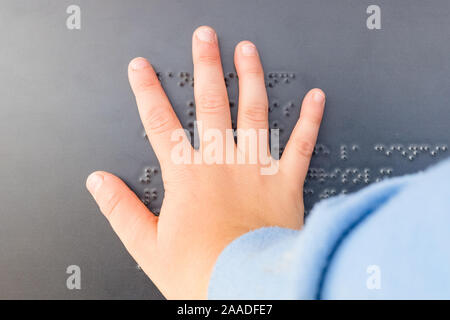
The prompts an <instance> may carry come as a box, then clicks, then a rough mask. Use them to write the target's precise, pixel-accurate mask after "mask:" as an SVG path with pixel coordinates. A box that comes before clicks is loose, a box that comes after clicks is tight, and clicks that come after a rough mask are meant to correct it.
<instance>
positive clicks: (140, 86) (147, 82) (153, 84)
mask: <svg viewBox="0 0 450 320" xmlns="http://www.w3.org/2000/svg"><path fill="white" fill-rule="evenodd" d="M158 87H159V80H158V79H157V78H156V77H147V78H145V79H141V80H140V81H139V82H138V83H136V87H135V91H136V92H137V93H139V92H147V91H151V90H153V89H154V88H158Z"/></svg>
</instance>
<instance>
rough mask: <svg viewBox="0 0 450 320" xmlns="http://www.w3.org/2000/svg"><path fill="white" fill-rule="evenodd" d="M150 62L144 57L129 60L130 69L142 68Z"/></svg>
mask: <svg viewBox="0 0 450 320" xmlns="http://www.w3.org/2000/svg"><path fill="white" fill-rule="evenodd" d="M149 65H150V64H149V63H148V61H147V59H144V58H135V59H133V61H131V64H130V66H131V69H133V70H139V69H144V68H146V67H148V66H149Z"/></svg>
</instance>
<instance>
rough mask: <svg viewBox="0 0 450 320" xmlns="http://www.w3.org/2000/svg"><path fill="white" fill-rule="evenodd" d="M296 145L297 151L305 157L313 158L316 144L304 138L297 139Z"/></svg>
mask: <svg viewBox="0 0 450 320" xmlns="http://www.w3.org/2000/svg"><path fill="white" fill-rule="evenodd" d="M294 146H295V148H296V150H297V152H298V153H299V154H300V155H301V156H303V157H305V158H311V157H312V154H313V152H314V144H313V143H310V142H309V141H306V140H303V139H297V140H296V141H294Z"/></svg>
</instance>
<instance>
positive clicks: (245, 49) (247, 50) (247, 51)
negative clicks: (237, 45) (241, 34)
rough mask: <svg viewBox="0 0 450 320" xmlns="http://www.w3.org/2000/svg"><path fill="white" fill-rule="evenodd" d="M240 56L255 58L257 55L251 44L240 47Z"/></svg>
mask: <svg viewBox="0 0 450 320" xmlns="http://www.w3.org/2000/svg"><path fill="white" fill-rule="evenodd" d="M242 54H243V55H244V56H247V57H249V56H256V55H257V54H258V50H256V47H255V45H254V44H253V43H247V44H244V45H243V46H242Z"/></svg>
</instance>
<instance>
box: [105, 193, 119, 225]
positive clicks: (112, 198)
mask: <svg viewBox="0 0 450 320" xmlns="http://www.w3.org/2000/svg"><path fill="white" fill-rule="evenodd" d="M121 201H122V195H121V194H120V193H117V192H114V191H111V192H109V193H107V194H106V195H105V196H104V197H103V200H102V211H103V214H104V215H105V216H106V218H107V219H108V220H110V221H111V219H112V217H113V215H114V213H115V211H116V208H117V207H118V205H119V203H120V202H121Z"/></svg>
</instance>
